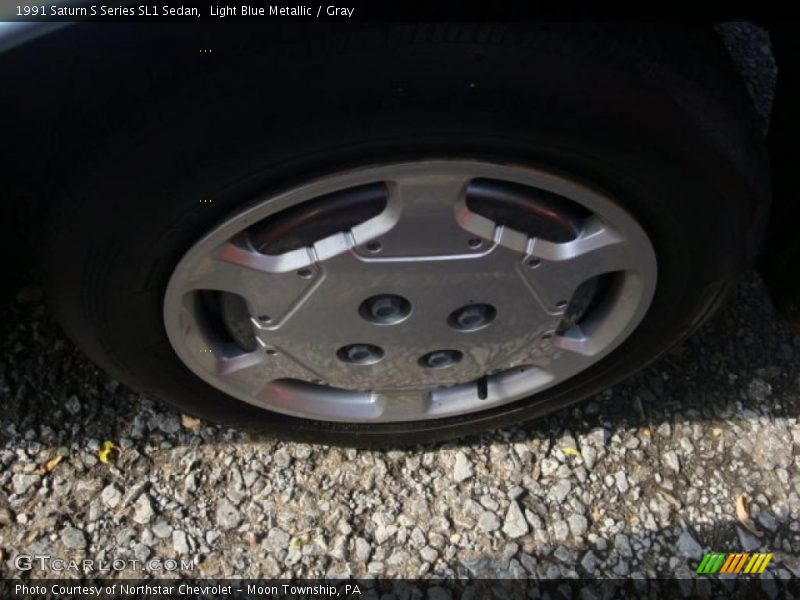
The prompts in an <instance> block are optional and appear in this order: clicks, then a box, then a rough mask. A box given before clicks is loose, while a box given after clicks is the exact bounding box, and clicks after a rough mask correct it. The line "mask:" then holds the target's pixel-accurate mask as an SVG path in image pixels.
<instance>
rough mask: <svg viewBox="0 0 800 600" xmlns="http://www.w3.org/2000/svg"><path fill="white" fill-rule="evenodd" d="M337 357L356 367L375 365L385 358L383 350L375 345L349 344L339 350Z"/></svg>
mask: <svg viewBox="0 0 800 600" xmlns="http://www.w3.org/2000/svg"><path fill="white" fill-rule="evenodd" d="M336 356H338V357H339V360H341V361H343V362H346V363H351V364H354V365H373V364H375V363H376V362H378V361H379V360H381V359H382V358H383V350H382V349H381V348H380V347H378V346H375V345H373V344H349V345H347V346H342V347H341V348H339V349H338V350H337V351H336Z"/></svg>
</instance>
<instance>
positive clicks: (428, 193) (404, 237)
mask: <svg viewBox="0 0 800 600" xmlns="http://www.w3.org/2000/svg"><path fill="white" fill-rule="evenodd" d="M468 184H469V177H466V176H465V175H463V174H458V173H455V174H447V173H446V174H425V173H423V174H419V175H414V176H411V175H407V176H403V177H399V178H397V179H395V180H394V181H392V182H390V184H389V202H388V206H387V210H393V211H396V213H397V215H398V216H397V221H396V222H395V224H394V226H393V227H392V228H391V230H389V231H388V232H387V233H385V234H384V235H383V236H382V237H381V244H382V245H383V248H384V251H383V253H382V254H381V256H382V257H384V256H433V255H441V254H467V253H472V252H475V250H476V249H475V248H470V246H469V244H468V240H469V239H470V238H471V237H473V236H471V235H470V233H469V232H468V231H466V230H465V229H464V228H463V227H461V226H460V225H459V220H460V215H459V213H465V212H466V208H465V207H464V203H463V199H464V195H465V193H466V189H467V185H468Z"/></svg>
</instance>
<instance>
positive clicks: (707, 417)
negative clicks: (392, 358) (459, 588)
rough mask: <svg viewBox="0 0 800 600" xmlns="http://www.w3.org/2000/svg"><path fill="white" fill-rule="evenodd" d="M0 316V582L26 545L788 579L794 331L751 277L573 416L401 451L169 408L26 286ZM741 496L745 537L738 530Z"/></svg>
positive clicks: (350, 566) (237, 570) (459, 568)
mask: <svg viewBox="0 0 800 600" xmlns="http://www.w3.org/2000/svg"><path fill="white" fill-rule="evenodd" d="M0 328H2V330H3V331H4V333H3V334H2V342H0V344H1V345H2V348H1V350H2V357H3V358H2V362H0V403H2V405H3V407H4V408H3V414H2V417H1V418H0V443H1V446H0V447H1V448H2V449H0V466H1V469H0V470H1V472H0V549H2V552H3V555H4V556H3V561H0V565H4V566H2V567H1V568H2V569H3V570H4V572H5V573H6V574H7V575H9V574H10V575H14V576H16V575H18V574H19V572H18V571H16V570H14V568H13V557H14V556H15V555H17V554H18V553H28V554H50V555H52V556H58V557H71V558H74V559H84V558H93V559H95V560H100V559H105V560H110V559H112V558H127V559H132V558H136V559H138V560H141V561H144V560H147V559H152V558H179V559H180V558H183V559H194V560H195V563H196V567H195V570H194V571H191V572H190V571H183V572H181V571H174V572H164V571H153V572H149V573H145V574H146V575H149V576H151V577H164V576H177V575H182V576H189V575H195V576H203V577H214V576H237V577H238V576H241V577H246V576H253V577H256V576H257V577H290V576H295V577H319V576H326V575H327V576H355V577H360V576H386V577H418V576H425V577H438V576H448V577H452V576H487V577H488V576H493V577H542V578H544V577H547V578H551V577H557V576H565V577H575V576H586V575H590V576H602V577H637V576H649V577H652V576H663V577H672V576H676V575H677V576H687V577H688V576H690V575H691V571H693V570H694V568H696V565H697V563H698V559H700V558H701V556H702V554H703V552H705V551H723V552H724V551H756V550H761V551H768V552H775V553H776V554H775V557H774V558H773V560H772V563H771V565H770V566H769V568H768V569H767V572H766V574H765V577H766V578H768V579H767V580H766V581H772V583H770V585H776V584H777V582H775V580H773V579H771V578H789V577H792V576H800V497H799V496H798V495H799V494H800V478H798V468H799V467H800V428H798V427H797V423H798V409H799V408H800V361H798V357H799V356H800V336H796V335H794V334H793V333H792V332H791V331H790V330H789V329H788V328H786V327H785V326H784V325H783V324H782V322H781V321H780V319H779V317H778V316H777V315H776V314H775V313H774V310H773V308H772V305H771V304H770V301H769V298H768V296H767V294H766V291H765V289H764V287H763V285H762V283H761V281H760V279H758V278H757V277H756V276H755V275H752V276H750V277H748V278H746V279H745V280H744V281H743V282H742V284H741V285H740V286H739V287H738V289H737V290H736V292H735V294H734V296H733V297H732V299H731V301H730V302H729V303H728V304H727V306H726V307H725V308H724V309H723V310H722V311H721V312H720V313H719V314H718V315H716V316H715V317H714V318H713V319H712V321H711V322H709V323H708V324H706V325H705V326H704V327H703V328H702V329H701V331H700V332H699V333H697V334H695V335H694V336H692V337H691V338H690V339H689V340H687V341H686V342H685V343H684V344H682V345H681V346H679V347H677V348H675V349H674V350H673V351H672V352H670V353H669V354H668V355H667V356H665V357H664V358H662V359H661V360H660V361H658V362H657V363H656V364H654V365H653V366H652V367H651V368H650V369H648V370H646V371H645V372H643V373H641V374H639V375H637V376H635V377H634V378H633V379H630V380H629V381H627V382H625V383H623V384H620V385H617V386H615V387H614V388H613V389H609V390H607V391H605V392H604V393H602V394H600V395H598V396H596V397H594V398H592V399H591V400H590V401H588V402H587V403H585V404H583V405H581V406H580V407H579V408H574V409H568V410H565V411H562V412H560V413H557V414H555V415H553V416H552V417H550V418H548V419H545V420H541V421H539V422H534V423H533V424H532V425H530V426H528V427H527V428H525V429H523V428H516V429H508V430H503V431H497V432H493V433H490V434H487V435H485V436H484V437H481V438H480V439H472V440H467V441H462V442H459V443H449V444H440V445H436V446H428V447H418V448H414V449H409V450H406V451H361V450H358V451H357V450H352V449H341V448H333V447H327V446H314V445H304V444H294V443H283V442H280V441H276V440H273V439H257V438H255V437H252V436H249V435H246V434H242V433H239V432H236V431H233V430H228V429H224V428H220V427H217V426H213V425H208V424H205V423H201V424H198V425H196V426H195V424H194V423H192V422H182V419H181V415H180V414H177V413H176V412H174V411H173V410H171V409H170V408H168V407H166V406H163V405H161V404H159V403H156V402H153V401H151V400H147V399H144V398H142V397H140V396H139V395H137V394H136V393H134V392H131V391H130V390H129V389H127V388H126V387H124V386H122V385H119V384H118V383H117V382H115V381H112V380H110V379H108V378H107V377H106V376H104V375H103V374H102V373H100V372H98V370H97V369H96V368H95V367H94V366H92V365H91V364H90V363H89V362H88V361H87V360H86V359H85V358H84V357H83V356H82V355H81V354H80V352H79V351H77V350H76V349H75V348H74V347H73V346H72V344H71V343H70V342H68V341H67V340H65V339H64V338H63V337H62V334H61V333H60V332H59V329H58V327H57V326H56V325H55V324H53V323H52V321H51V320H50V318H49V317H48V315H47V313H46V311H45V309H44V308H43V306H42V305H41V302H40V300H39V299H38V294H37V292H36V290H35V289H26V290H23V292H21V293H20V294H19V295H18V296H17V299H16V300H15V301H14V302H12V303H11V304H10V305H8V306H7V307H6V308H5V309H4V310H3V311H2V318H1V319H0ZM106 441H111V442H113V443H114V444H116V445H117V446H118V447H119V451H117V450H112V451H111V452H110V454H109V457H108V461H107V462H105V463H104V462H102V461H100V460H99V456H101V455H103V452H102V450H103V444H104V442H106ZM56 457H63V459H62V460H61V461H60V462H59V463H58V464H57V465H55V466H53V459H54V458H56ZM48 463H49V464H48ZM742 493H746V494H747V495H748V496H749V498H750V499H751V500H752V504H751V507H750V511H751V515H752V516H753V518H754V522H755V523H754V524H755V527H756V528H757V530H758V531H760V532H763V537H760V538H759V537H756V536H755V535H753V534H751V533H749V532H748V531H747V530H746V529H745V528H743V527H741V526H740V525H738V524H737V517H736V510H735V503H736V499H737V497H739V495H740V494H742ZM45 574H46V572H39V571H32V572H31V573H30V576H32V577H41V576H43V575H45ZM50 574H51V576H52V575H53V573H52V572H51V573H50ZM121 574H127V575H128V576H130V575H131V573H121ZM112 575H113V573H112ZM769 589H771V590H773V592H774V591H775V590H774V589H773V588H769Z"/></svg>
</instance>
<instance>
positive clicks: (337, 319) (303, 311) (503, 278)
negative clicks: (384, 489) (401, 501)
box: [164, 160, 656, 423]
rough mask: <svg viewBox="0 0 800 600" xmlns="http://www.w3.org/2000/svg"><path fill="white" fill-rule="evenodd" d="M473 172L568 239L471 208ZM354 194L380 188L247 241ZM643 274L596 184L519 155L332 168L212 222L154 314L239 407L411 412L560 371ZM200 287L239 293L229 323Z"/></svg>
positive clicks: (632, 239) (632, 227) (631, 226)
mask: <svg viewBox="0 0 800 600" xmlns="http://www.w3.org/2000/svg"><path fill="white" fill-rule="evenodd" d="M479 184H480V185H483V187H484V188H486V189H489V190H490V192H489V194H490V196H491V194H495V192H494V191H492V188H493V186H495V187H497V188H498V189H499V190H500V191H499V192H497V193H496V194H495V195H496V196H498V197H499V196H501V195H502V194H504V193H506V191H507V190H506V188H504V187H503V186H515V187H513V189H514V190H525V191H524V192H523V193H522V195H523V196H524V197H525V198H527V197H528V196H527V195H531V197H535V196H536V195H537V194H539V195H542V196H543V197H545V198H546V200H547V201H546V202H545V203H544V204H543V205H542V207H541V210H540V211H539V216H538V217H537V218H543V219H545V223H552V224H553V225H554V226H555V227H561V225H562V224H563V223H566V222H568V221H569V223H572V224H574V226H575V231H574V234H573V235H570V236H568V237H569V238H570V239H567V240H566V241H564V238H563V235H561V234H560V233H558V232H557V234H554V235H553V236H552V239H544V238H543V237H542V236H541V235H538V234H537V235H538V237H537V235H531V233H530V232H526V231H524V230H523V231H520V230H519V227H521V226H522V224H523V223H524V222H525V218H524V217H525V216H524V215H522V214H520V216H519V218H517V217H516V216H515V215H514V214H512V216H511V218H509V216H508V214H505V216H503V217H502V218H497V219H495V220H493V219H492V218H490V217H487V216H486V214H490V215H491V214H492V213H487V212H486V211H483V213H481V211H478V210H477V209H475V206H476V205H477V203H471V202H470V197H471V196H470V195H471V194H472V193H473V192H474V190H477V189H478V187H479ZM369 186H372V187H371V188H370V187H369ZM376 186H377V188H376ZM368 188H369V189H373V190H374V189H378V190H379V191H380V194H381V196H382V200H381V203H380V205H379V209H377V210H376V211H375V214H370V215H368V216H367V218H366V219H365V220H362V221H359V222H357V223H355V224H349V225H348V226H347V227H346V228H345V229H344V230H338V231H336V232H324V233H325V234H324V236H322V237H319V238H312V239H310V240H305V241H302V237H303V236H302V235H300V236H299V237H298V239H300V240H301V243H300V245H298V246H297V247H284V248H280V250H281V251H280V252H278V253H270V252H265V251H264V249H263V248H260V247H257V245H256V244H255V243H254V241H253V239H254V235H253V234H252V233H251V232H252V231H254V229H253V228H254V227H258V226H259V225H258V224H260V223H269V222H270V221H269V219H270V218H275V217H276V216H277V217H280V216H281V215H284V214H294V213H292V211H297V210H303V207H304V206H311V205H312V204H311V203H312V202H316V199H320V198H326V197H330V198H335V199H336V202H338V203H341V205H342V206H345V205H347V203H348V197H349V196H348V195H350V196H353V195H355V194H358V193H362V194H363V190H365V189H368ZM474 193H477V192H474ZM515 193H516V192H515ZM526 194H527V195H526ZM553 198H555V199H557V202H558V203H561V204H563V206H564V211H563V212H564V214H566V215H573V216H564V214H561V211H559V210H556V209H553V208H552V206H551V205H550V204H548V202H550V200H551V199H553ZM556 206H558V204H557V205H556ZM309 215H311V216H312V217H313V215H314V210H311V211H310V212H309ZM574 215H578V216H574ZM548 220H549V221H548ZM321 221H323V222H322V223H321V225H323V227H322V229H324V221H325V219H324V218H323V219H321ZM518 224H519V225H518ZM515 225H518V229H515V228H514V227H515ZM278 230H280V227H279V228H278ZM562 230H563V228H562ZM559 236H561V237H559ZM287 238H291V236H283V238H281V239H287ZM601 276H602V277H606V276H608V277H610V278H611V279H610V280H609V281H611V283H610V284H608V285H605V286H604V292H603V293H602V294H600V296H601V297H600V298H598V297H597V296H598V293H597V292H596V291H594V292H592V293H590V294H587V293H583V292H585V291H586V290H587V289H588V287H587V285H586V284H587V282H593V283H596V282H597V281H598V280H599V278H600V277H601ZM655 285H656V259H655V253H654V251H653V247H652V245H651V243H650V241H649V239H648V237H647V235H646V234H645V233H644V231H643V230H642V228H641V227H640V226H639V225H638V224H637V223H636V221H635V220H634V219H633V218H632V217H631V216H630V215H629V214H628V213H627V212H626V211H625V210H623V209H622V208H620V206H618V205H617V204H616V203H615V202H613V201H612V200H611V199H610V198H608V197H607V196H606V195H604V194H602V193H600V192H599V191H597V190H595V189H593V188H591V187H589V186H587V185H585V184H583V183H579V182H577V181H575V180H572V179H569V178H566V177H564V176H562V175H557V174H554V173H551V172H547V171H544V170H541V169H538V168H532V167H528V166H520V165H513V164H495V163H488V162H479V161H475V160H426V161H418V162H407V163H399V164H388V165H382V166H373V167H366V168H361V169H357V170H352V171H347V172H343V173H337V174H334V175H331V176H328V177H324V178H321V179H318V180H315V181H313V182H311V183H308V184H306V185H302V186H300V187H296V188H294V189H291V190H289V191H286V192H284V193H281V194H278V195H275V196H273V197H269V198H264V199H263V200H261V201H259V202H257V203H256V204H255V205H253V206H251V207H249V208H247V209H246V210H244V211H242V212H241V213H239V214H237V215H236V216H234V217H232V218H230V219H228V220H227V221H225V222H224V223H222V224H221V225H220V226H218V227H216V228H215V229H214V230H213V231H211V232H210V233H208V234H207V235H206V236H204V237H203V238H202V239H201V240H200V241H198V242H197V243H196V244H195V245H194V246H193V247H192V248H191V249H190V250H189V251H188V252H187V253H186V255H185V256H184V257H183V258H182V259H181V260H180V262H179V263H178V265H177V267H176V269H175V271H174V273H173V275H172V277H171V279H170V281H169V284H168V286H167V291H166V296H165V301H164V320H165V324H166V330H167V334H168V336H169V339H170V342H171V343H172V346H173V347H174V349H175V351H176V353H177V354H178V356H179V357H180V358H181V359H182V361H183V362H184V363H185V364H186V365H187V367H188V368H189V369H191V370H192V371H193V372H194V373H195V374H197V375H198V376H199V377H201V378H202V379H204V380H205V381H206V382H208V383H209V384H211V385H212V386H214V387H215V388H218V389H220V390H222V391H223V392H226V393H227V394H229V395H231V396H233V397H235V398H238V399H240V400H243V401H245V402H248V403H250V404H253V405H256V406H259V407H263V408H265V409H269V410H273V411H277V412H280V413H285V414H289V415H294V416H298V417H305V418H309V419H318V420H328V421H339V422H361V423H379V422H399V421H418V420H424V419H433V418H441V417H448V416H453V415H458V414H464V413H470V412H475V411H482V410H485V409H489V408H492V407H495V406H498V405H501V404H505V403H509V402H512V401H514V400H518V399H520V398H524V397H527V396H530V395H532V394H534V393H537V392H539V391H541V390H544V389H546V388H548V387H551V386H553V385H556V384H558V383H561V382H563V381H565V380H566V379H568V378H570V377H572V376H574V375H576V374H578V373H579V372H581V371H583V370H584V369H586V368H587V367H589V366H590V365H592V364H594V363H596V362H597V361H598V360H600V359H601V358H602V357H603V356H605V355H607V354H608V353H609V352H610V351H612V350H613V349H614V348H615V347H617V346H618V345H619V344H620V343H621V342H622V341H623V340H624V339H625V338H626V337H628V336H629V335H630V334H631V332H632V331H633V330H634V329H635V328H636V326H637V325H638V324H639V323H640V321H641V319H642V318H643V317H644V314H645V313H646V311H647V309H648V307H649V305H650V302H651V300H652V297H653V294H654V291H655ZM596 287H598V286H596V285H595V286H592V289H593V290H594V288H596ZM208 291H216V292H222V293H225V294H226V298H231V297H232V298H236V299H240V300H241V303H240V305H241V312H242V314H243V315H244V320H241V319H240V320H239V321H238V322H237V324H236V325H235V326H232V325H231V323H230V319H228V320H226V321H225V323H226V324H227V325H228V328H227V330H226V329H225V328H222V329H220V327H219V325H218V324H217V325H215V324H214V323H212V322H211V321H213V320H214V319H215V318H216V317H214V316H209V313H208V311H207V310H206V309H204V308H203V306H204V303H203V301H202V298H201V297H202V295H203V294H206V293H208ZM589 296H591V299H590V300H585V301H581V302H580V303H581V311H580V312H581V314H580V315H577V316H576V315H575V314H571V312H574V311H573V310H572V308H573V305H574V304H576V299H577V298H579V297H581V298H582V297H586V298H589ZM227 314H228V313H226V315H227ZM220 331H223V333H220ZM225 331H228V332H229V333H228V334H227V335H226V334H225V333H224V332H225ZM247 340H252V345H249V342H248V341H247Z"/></svg>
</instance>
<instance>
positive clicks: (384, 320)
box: [358, 294, 411, 325]
mask: <svg viewBox="0 0 800 600" xmlns="http://www.w3.org/2000/svg"><path fill="white" fill-rule="evenodd" d="M358 314H360V315H361V317H362V318H364V319H366V320H367V321H369V322H370V323H374V324H376V325H394V324H395V323H399V322H400V321H403V320H405V319H406V317H408V315H410V314H411V303H410V302H409V301H408V300H406V299H405V298H403V297H402V296H398V295H397V294H378V295H377V296H370V297H369V298H367V299H366V300H364V301H363V302H362V303H361V304H360V305H359V307H358Z"/></svg>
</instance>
